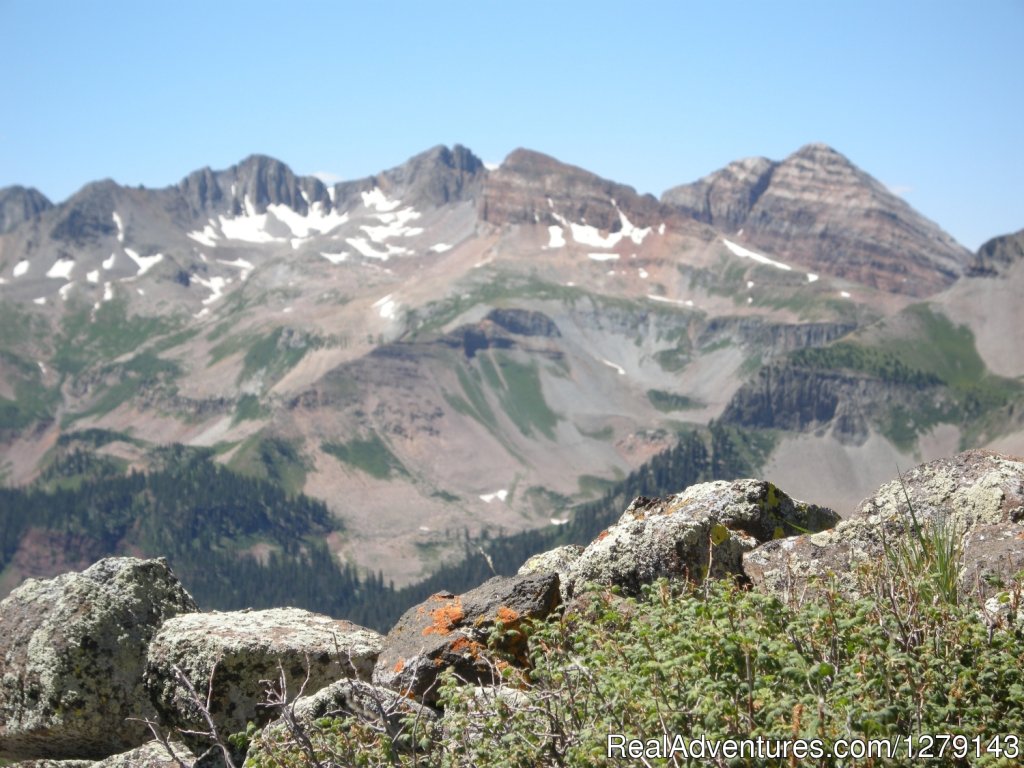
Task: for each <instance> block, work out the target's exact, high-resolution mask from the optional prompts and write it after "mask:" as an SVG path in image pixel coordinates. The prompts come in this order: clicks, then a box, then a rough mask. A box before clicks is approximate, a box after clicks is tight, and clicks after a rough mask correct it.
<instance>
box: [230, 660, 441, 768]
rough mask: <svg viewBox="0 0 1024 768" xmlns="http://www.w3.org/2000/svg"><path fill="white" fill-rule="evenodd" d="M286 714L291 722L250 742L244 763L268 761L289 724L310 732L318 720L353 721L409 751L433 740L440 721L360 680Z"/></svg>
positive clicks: (299, 702)
mask: <svg viewBox="0 0 1024 768" xmlns="http://www.w3.org/2000/svg"><path fill="white" fill-rule="evenodd" d="M289 714H290V718H291V719H292V723H289V722H288V719H287V718H285V717H282V718H280V719H278V720H277V721H275V722H273V723H271V724H270V725H268V726H267V727H266V728H264V729H263V730H262V731H261V732H260V733H259V734H258V735H257V736H256V737H255V738H254V739H253V741H252V744H251V745H250V747H249V752H248V753H247V755H246V759H247V760H249V761H255V760H257V759H259V758H263V759H269V758H270V756H271V755H272V754H273V752H274V746H275V745H277V744H280V743H282V742H287V741H288V740H289V739H290V738H292V736H293V734H292V727H293V725H294V726H297V727H298V728H300V729H302V730H303V731H305V732H306V733H311V732H313V731H315V730H316V728H317V727H318V726H317V721H318V720H320V719H321V718H353V719H355V720H357V721H359V722H362V723H365V724H367V725H369V726H370V728H371V729H373V730H375V731H379V732H386V733H387V734H388V735H389V736H390V738H391V739H392V743H394V745H395V746H396V747H397V748H398V749H400V750H402V751H413V750H414V749H415V748H416V745H417V744H418V743H419V742H420V741H422V740H423V738H428V739H432V738H434V737H435V736H436V733H437V730H438V722H439V720H440V715H439V714H438V713H437V711H436V710H434V709H431V708H430V707H425V706H423V705H422V704H417V703H416V702H414V701H410V700H409V699H407V698H406V697H405V696H403V695H401V694H400V693H397V692H395V691H392V690H389V689H387V688H381V687H379V686H376V685H372V684H370V683H367V682H365V681H363V680H338V681H337V682H335V683H331V685H329V686H327V687H326V688H323V689H321V690H319V691H317V692H316V693H315V694H313V695H312V696H303V697H301V698H299V699H296V700H295V702H294V703H293V704H292V706H291V710H290V713H289Z"/></svg>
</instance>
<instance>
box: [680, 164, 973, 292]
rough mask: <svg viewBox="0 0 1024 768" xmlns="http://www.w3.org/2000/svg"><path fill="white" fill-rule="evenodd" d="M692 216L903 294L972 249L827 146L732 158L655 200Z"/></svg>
mask: <svg viewBox="0 0 1024 768" xmlns="http://www.w3.org/2000/svg"><path fill="white" fill-rule="evenodd" d="M662 201H663V202H665V203H667V204H669V205H673V206H676V207H678V208H679V209H680V210H682V211H685V212H686V213H688V214H689V215H691V216H693V217H694V218H696V219H697V220H699V221H705V222H707V223H709V224H711V225H712V226H714V227H715V228H717V229H719V230H721V231H722V232H723V233H725V234H728V235H729V236H730V237H731V236H735V237H737V238H743V239H742V240H741V241H740V242H745V243H748V244H750V245H751V246H752V247H755V248H761V249H764V250H766V251H768V252H769V253H785V254H787V256H788V257H789V258H791V259H792V260H794V261H796V262H798V263H800V264H803V265H805V266H807V267H809V268H811V269H813V270H816V271H821V272H824V273H826V274H831V275H835V276H837V277H844V278H847V279H850V280H854V281H856V282H860V283H864V284H866V285H871V286H873V287H875V288H881V289H883V290H886V291H892V292H896V293H902V294H906V295H909V296H916V297H923V296H927V295H929V294H931V293H934V292H936V291H938V290H941V289H942V288H945V287H947V286H949V285H950V284H952V283H953V282H954V281H955V280H956V279H957V278H958V277H960V275H961V274H963V271H964V267H965V266H966V264H967V263H968V262H969V261H970V258H971V254H970V253H969V252H968V251H967V250H966V249H965V248H963V247H962V246H960V245H959V244H957V243H956V242H955V241H954V240H953V238H951V237H950V236H949V235H947V234H946V233H945V232H943V231H942V230H941V229H939V227H938V226H937V225H935V224H934V223H932V222H930V221H928V220H927V219H925V218H924V217H923V216H921V215H920V214H919V213H917V212H916V211H915V210H914V209H913V208H911V207H910V206H909V205H908V204H907V203H906V201H904V200H903V199H901V198H900V197H898V196H897V195H895V194H893V193H892V192H890V191H889V190H888V189H886V188H885V186H884V185H882V184H881V183H880V182H878V181H877V180H875V179H873V178H872V177H871V176H869V175H868V174H866V173H865V172H864V171H862V170H860V169H859V168H857V167H856V166H855V165H853V163H851V162H850V161H849V160H848V159H847V158H845V157H844V156H843V155H841V154H840V153H838V152H836V151H835V150H834V149H832V148H831V147H828V146H826V145H824V144H809V145H807V146H805V147H803V148H802V149H800V150H798V151H797V152H795V153H793V154H792V155H790V156H789V157H787V158H786V159H785V160H783V161H781V162H773V161H771V160H768V159H766V158H763V157H757V158H749V159H746V160H739V161H737V162H735V163H731V164H730V165H728V166H726V167H725V168H723V169H722V170H720V171H716V172H715V173H712V174H711V175H710V176H706V177H705V178H703V179H701V180H700V181H697V182H695V183H693V184H687V185H683V186H680V187H674V188H672V189H670V190H668V191H667V192H665V194H664V195H663V196H662Z"/></svg>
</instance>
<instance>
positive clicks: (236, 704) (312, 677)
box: [146, 608, 382, 743]
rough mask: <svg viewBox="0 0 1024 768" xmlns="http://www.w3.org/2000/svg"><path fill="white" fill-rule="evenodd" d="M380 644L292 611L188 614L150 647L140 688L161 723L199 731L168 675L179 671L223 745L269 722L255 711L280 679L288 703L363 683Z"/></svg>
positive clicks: (367, 634) (342, 624)
mask: <svg viewBox="0 0 1024 768" xmlns="http://www.w3.org/2000/svg"><path fill="white" fill-rule="evenodd" d="M381 640H382V638H381V636H380V635H378V634H377V633H376V632H373V631H372V630H369V629H365V628H363V627H360V626H358V625H356V624H352V623H351V622H348V621H339V620H335V619H332V618H330V617H328V616H322V615H319V614H315V613H310V612H309V611H304V610H301V609H298V608H273V609H269V610H265V611H236V612H227V613H219V612H213V613H197V614H190V615H188V616H180V617H178V618H176V619H173V620H171V621H168V622H167V623H165V624H164V626H163V627H162V628H161V630H160V632H159V634H157V636H156V637H155V638H154V639H153V643H152V645H151V646H150V651H149V660H148V663H147V666H146V685H147V686H148V688H149V690H150V692H151V694H152V696H153V702H154V703H155V704H156V706H157V709H158V711H159V713H160V715H161V718H162V720H161V722H163V723H164V724H165V725H170V726H175V727H180V728H188V729H199V730H206V724H205V723H204V721H203V719H202V717H201V714H200V709H199V706H198V705H197V703H196V701H195V699H194V697H193V696H191V695H190V693H189V691H188V690H187V688H186V687H185V686H184V685H182V683H181V681H180V680H179V679H178V678H177V676H176V674H175V671H174V670H175V668H178V669H180V670H181V672H182V673H183V674H184V675H185V677H186V678H187V679H188V681H189V683H191V685H192V687H193V688H194V689H195V690H196V692H198V693H199V695H200V696H201V697H202V699H203V700H205V699H206V697H207V694H208V692H209V695H210V714H211V715H212V716H213V720H214V723H215V724H216V726H217V729H218V731H219V733H220V734H221V735H222V736H225V737H226V736H227V735H229V734H231V733H234V732H237V731H242V730H245V727H246V723H248V721H250V720H252V721H253V722H256V723H266V722H267V721H268V720H269V719H270V718H271V717H272V716H273V712H272V710H270V709H268V708H266V707H261V706H260V704H261V703H263V702H265V700H266V696H267V687H268V683H270V684H273V685H276V684H277V683H278V681H279V679H280V676H281V674H282V672H283V674H284V680H285V684H286V688H287V691H286V693H287V695H288V697H289V698H294V697H295V696H296V695H297V694H298V693H299V692H300V689H302V688H303V686H304V690H305V691H306V692H307V693H308V692H312V691H316V690H319V689H320V688H323V687H324V686H326V685H329V684H330V683H332V682H334V681H335V680H338V679H339V678H345V677H356V678H361V679H369V677H370V675H371V673H372V670H373V664H374V662H375V661H376V660H377V654H379V653H380V648H381ZM307 675H308V679H307ZM197 743H198V742H197Z"/></svg>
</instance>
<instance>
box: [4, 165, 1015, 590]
mask: <svg viewBox="0 0 1024 768" xmlns="http://www.w3.org/2000/svg"><path fill="white" fill-rule="evenodd" d="M1018 239H1019V236H1018ZM1014 242H1016V241H1014V240H1013V239H1012V238H1007V239H1006V240H1005V242H1004V241H994V243H993V244H988V245H986V246H985V247H984V248H983V249H982V250H981V251H980V252H979V254H977V255H972V254H970V253H969V252H967V251H966V250H965V249H963V248H961V247H960V246H958V245H957V244H956V243H954V242H953V241H952V240H951V239H950V238H949V236H948V235H946V234H944V233H943V232H942V231H941V230H940V229H939V228H938V226H937V225H935V224H933V223H931V222H929V221H927V220H925V219H924V218H923V217H921V216H920V215H919V214H918V213H916V212H915V211H913V209H911V208H910V207H909V206H908V205H907V204H906V203H905V202H904V201H902V200H900V199H899V198H897V197H895V196H893V195H892V194H890V193H889V192H887V191H886V190H885V188H884V187H883V186H882V185H881V184H880V183H878V182H877V181H876V180H874V179H872V178H871V177H870V176H869V175H868V174H867V173H865V172H864V171H862V170H860V169H858V168H856V166H854V165H853V163H852V162H850V161H849V160H848V159H846V158H845V157H843V156H842V155H841V154H839V153H838V152H836V151H835V150H832V149H830V148H828V147H824V146H821V145H811V146H808V147H805V148H803V149H801V150H799V151H798V152H796V153H795V154H794V155H792V156H791V157H789V158H787V159H785V160H783V161H781V162H774V161H768V160H763V159H757V160H747V161H740V162H738V163H734V164H732V165H730V166H729V167H728V168H726V169H723V170H722V171H720V172H718V173H716V174H713V175H712V176H710V177H708V178H706V179H703V180H701V181H699V182H696V183H695V184H691V185H688V186H684V187H678V188H675V189H673V190H670V191H669V192H666V193H665V195H663V197H662V199H661V200H658V199H656V198H654V197H652V196H650V195H646V196H645V195H640V194H638V193H637V192H636V191H635V190H633V189H632V188H630V187H628V186H625V185H622V184H619V183H615V182H612V181H609V180H605V179H601V178H600V177H597V176H595V175H594V174H591V173H589V172H587V171H585V170H583V169H579V168H575V167H572V166H568V165H565V164H563V163H561V162H559V161H558V160H556V159H554V158H551V157H547V156H545V155H542V154H539V153H537V152H533V151H529V150H522V149H521V150H516V151H515V152H513V153H512V154H510V155H509V157H508V158H507V159H506V160H505V161H504V162H503V163H502V164H501V165H500V166H499V167H497V168H494V169H488V168H485V167H484V165H483V163H482V162H481V161H480V160H479V159H478V158H477V157H475V156H474V155H473V154H472V152H471V151H470V150H468V149H466V148H464V147H459V146H456V147H453V148H446V147H436V148H434V149H431V150H429V151H427V152H424V153H422V154H421V155H418V156H416V157H414V158H412V159H410V160H409V161H408V162H406V163H404V164H403V165H401V166H398V167H396V168H394V169H391V170H388V171H383V172H381V173H380V174H378V175H376V176H373V177H370V178H366V179H361V180H355V181H348V182H342V183H338V184H333V185H325V184H324V183H322V182H321V181H320V180H318V179H316V178H313V177H303V176H300V175H297V174H295V173H293V172H292V171H291V170H290V169H289V168H288V167H287V166H286V165H285V164H283V163H281V162H280V161H277V160H274V159H272V158H268V157H264V156H253V157H250V158H247V159H245V160H244V161H242V162H241V163H239V164H238V165H236V166H233V167H231V168H228V169H225V170H211V169H209V168H206V169H202V170H199V171H196V172H194V173H191V174H189V175H188V176H186V177H185V178H184V179H182V181H181V182H180V183H178V184H177V185H173V186H171V187H167V188H164V189H144V188H128V187H123V186H120V185H118V184H116V183H115V182H113V181H109V180H107V181H100V182H96V183H94V184H90V185H87V186H86V187H84V188H83V189H82V190H80V191H79V192H78V193H76V194H75V195H73V196H72V197H71V198H69V199H68V200H66V201H63V202H61V203H59V204H52V203H50V202H49V201H47V200H46V199H45V198H43V197H42V196H41V195H39V194H38V193H37V192H35V191H33V190H26V189H23V188H9V189H6V190H2V191H0V328H2V331H3V332H2V333H0V478H2V479H3V483H4V484H5V485H6V486H7V487H8V489H10V490H9V493H11V494H12V495H11V501H10V502H9V503H10V504H11V505H12V507H13V505H14V498H15V496H17V499H18V504H19V505H23V506H21V507H19V508H24V509H25V510H31V509H35V507H33V506H32V503H37V502H38V503H39V504H42V503H43V502H42V501H39V499H41V498H42V496H41V495H40V494H73V493H74V492H75V489H76V488H80V487H83V486H82V484H83V483H84V484H85V487H90V488H91V487H93V486H92V485H90V484H91V483H93V482H94V481H96V480H97V479H98V478H103V477H120V478H122V479H127V478H130V477H131V473H132V472H147V473H151V474H153V473H159V472H163V471H164V470H165V469H166V466H167V462H168V458H167V457H168V454H167V448H168V446H175V445H183V446H187V447H188V448H190V449H194V450H195V451H199V452H203V455H204V456H206V457H208V458H209V460H210V461H213V462H215V463H217V464H218V465H219V466H221V467H223V468H225V469H226V470H227V471H229V472H231V473H234V474H235V475H237V476H238V477H240V478H245V479H246V480H247V481H248V480H252V481H257V480H258V481H260V482H267V483H270V484H272V485H273V486H275V487H276V488H278V489H279V490H280V492H281V493H282V494H283V495H285V496H289V497H297V495H298V494H305V495H306V496H307V497H309V498H312V499H315V500H319V501H321V502H323V503H324V504H325V505H326V508H327V511H328V512H329V515H330V521H329V524H328V523H326V522H324V521H323V520H320V521H319V522H318V523H317V526H320V527H318V528H317V527H316V526H314V528H316V530H317V531H318V532H319V534H318V535H321V534H322V538H323V540H324V541H326V543H327V545H328V547H329V548H330V551H331V552H332V554H333V555H334V557H335V559H336V560H337V561H338V562H340V563H342V564H345V565H346V566H352V567H354V568H357V569H360V570H361V571H364V572H365V571H366V570H367V569H369V570H370V572H372V573H377V572H378V571H381V572H383V574H384V575H386V578H387V579H389V580H390V579H393V580H395V581H396V582H397V583H398V584H406V583H409V582H414V581H417V580H419V579H421V578H423V577H424V576H427V575H428V574H430V573H432V572H433V571H435V570H436V569H437V568H438V567H439V566H440V565H441V564H443V563H447V562H451V561H453V560H457V559H458V558H460V557H462V556H463V554H464V550H465V542H466V541H467V539H469V540H472V541H474V542H478V541H480V540H482V538H483V537H491V538H493V537H496V536H500V535H503V534H508V533H512V532H516V531H522V530H528V529H536V528H540V527H544V526H552V525H554V526H559V525H564V524H566V522H567V520H568V519H570V518H571V516H572V510H574V509H575V508H576V507H577V506H578V505H580V504H584V503H586V502H589V501H592V500H594V499H600V498H601V497H602V494H603V493H604V492H605V491H606V490H607V489H609V488H610V487H611V486H612V485H613V484H614V483H616V482H618V481H621V480H623V479H624V478H626V477H627V476H629V475H630V474H631V473H633V472H635V471H641V469H642V467H644V466H645V463H646V462H648V461H649V460H651V459H652V458H654V457H656V456H658V455H659V454H661V453H662V452H663V451H665V450H667V449H670V448H672V447H673V446H674V445H675V444H676V443H677V442H678V440H679V435H680V434H683V433H685V432H688V431H692V430H696V431H698V432H699V431H702V430H706V429H707V428H708V427H709V425H711V424H712V423H713V422H716V423H717V422H721V423H724V424H728V425H729V427H730V428H731V429H734V430H740V431H745V433H749V434H751V435H755V436H756V437H755V438H750V439H751V440H752V441H755V442H758V444H759V445H765V446H768V448H766V449H765V450H764V451H762V453H764V456H763V458H764V459H765V462H766V463H765V467H766V470H769V469H770V471H771V473H772V476H773V477H777V478H780V480H779V482H781V483H783V484H784V485H785V487H787V488H791V489H793V491H794V493H796V494H797V495H800V496H804V497H811V496H815V495H819V494H818V492H819V491H821V490H823V489H824V488H825V487H826V486H831V487H833V488H834V490H835V493H834V494H830V495H829V498H832V499H834V504H835V506H836V508H837V510H838V511H839V512H840V513H842V514H844V515H845V514H849V513H850V512H852V510H853V507H854V505H855V504H856V502H857V501H859V499H860V498H862V497H863V496H864V494H865V493H867V492H868V490H869V489H870V488H872V487H874V486H875V485H877V484H878V483H879V482H881V480H883V479H884V478H886V477H888V476H890V475H891V473H892V469H893V466H894V465H896V464H898V465H900V466H909V465H910V464H912V463H914V462H915V461H917V460H922V459H927V458H933V457H938V456H942V455H948V454H949V453H951V452H953V451H955V450H959V449H962V448H967V447H972V446H978V447H983V446H995V447H999V448H1002V449H1004V450H1010V451H1013V450H1019V449H1018V447H1017V446H1018V445H1019V443H1020V435H1021V434H1024V428H1022V425H1021V421H1020V413H1021V410H1020V407H1021V406H1020V403H1021V397H1022V390H1021V385H1020V381H1019V377H1020V376H1021V375H1024V369H1021V360H1024V355H1022V354H1021V350H1020V340H1019V338H1018V337H1017V335H1016V334H1013V333H1009V332H1007V330H1006V329H1008V328H1013V327H1017V324H1019V322H1017V321H1019V318H1017V316H1016V314H1015V313H1017V312H1019V302H1018V301H1017V300H1016V296H1017V295H1018V291H1017V288H1018V286H1017V283H1018V282H1019V279H1018V278H1019V277H1020V275H1021V270H1020V269H1018V267H1019V265H1020V263H1021V260H1020V258H1019V255H1020V254H1019V250H1020V249H1019V247H1015V246H1014V245H1013V243H1014ZM1018 245H1019V243H1018ZM914 302H917V303H914ZM816 350H821V352H820V353H819V352H816ZM932 350H934V352H933V351H932ZM703 434H705V435H706V432H704V433H703ZM176 455H177V454H176ZM174 472H178V470H174ZM180 474H181V473H180V472H178V474H176V475H175V477H179V476H180ZM154 476H155V475H154ZM18 494H20V495H18ZM33 494H36V496H33ZM136 498H137V499H139V498H142V497H136ZM33 499H36V502H33V501H32V500H33ZM140 503H141V502H140ZM67 506H68V508H74V507H75V505H74V504H71V503H70V502H68V504H67ZM56 507H57V505H55V504H49V505H48V508H50V509H55V508H56ZM137 507H138V503H137V504H136V507H134V508H133V509H137ZM126 508H127V507H126ZM151 513H152V519H158V517H159V515H158V512H157V510H152V511H151ZM125 514H128V513H127V512H126V513H125ZM132 514H134V513H132ZM40 517H41V516H40V515H38V514H36V513H33V512H30V511H26V512H25V518H24V520H25V522H24V528H23V529H21V528H19V529H17V530H14V529H11V530H10V531H8V532H7V534H5V540H4V541H3V542H2V543H0V544H2V546H0V566H2V571H0V590H3V591H7V590H9V589H11V588H12V587H13V586H15V585H16V584H18V583H19V582H20V581H21V580H23V579H24V578H27V577H45V576H50V575H53V574H55V573H57V572H59V570H60V569H61V568H62V567H63V566H64V565H66V564H67V563H69V562H70V563H76V564H80V565H81V564H84V563H87V562H91V561H92V560H93V559H95V556H96V555H97V554H99V552H98V551H97V548H101V547H102V546H106V547H109V549H108V550H107V551H106V553H109V554H140V553H141V554H148V555H153V556H156V555H160V554H164V553H162V552H160V551H154V550H152V549H150V548H149V547H150V546H151V543H152V542H153V541H156V540H159V538H160V534H159V532H158V531H151V530H150V529H149V528H147V527H145V526H142V525H140V524H129V523H128V522H125V523H124V525H123V528H120V529H118V530H117V531H114V532H111V531H105V532H104V533H103V535H102V536H100V537H98V538H97V536H96V535H95V532H94V531H93V530H92V528H90V526H92V524H91V523H90V524H89V525H85V526H84V528H85V529H88V531H86V530H84V529H83V530H78V529H76V530H77V531H78V532H77V534H76V535H75V536H67V535H63V534H58V533H57V532H58V531H62V530H64V528H66V527H67V526H68V523H67V522H66V521H47V522H46V523H45V524H43V523H42V522H40ZM272 518H273V515H270V516H268V518H267V519H268V520H270V519H272ZM318 520H319V518H318ZM32 521H35V524H34V525H33V524H31V523H32ZM287 524H289V523H285V524H283V525H287ZM76 525H77V523H76ZM92 527H93V528H94V527H95V526H92ZM230 529H231V526H230V525H226V526H225V527H224V529H223V531H221V532H220V533H218V534H217V535H218V536H223V542H224V544H223V546H225V547H235V549H236V550H237V551H238V552H239V553H241V554H243V555H245V556H248V557H251V558H253V559H254V560H255V561H256V562H259V563H263V564H269V563H270V558H271V555H274V556H275V557H300V556H304V555H302V553H299V554H296V553H294V552H289V551H286V548H285V546H284V544H282V542H283V541H287V540H289V537H288V536H286V535H284V534H283V533H282V532H281V531H280V530H278V531H277V532H276V533H275V532H274V531H273V530H269V529H268V530H257V529H256V528H247V533H246V537H245V538H244V539H239V538H238V537H237V536H234V538H233V534H232V533H231V530H230ZM303 531H304V533H303V534H302V535H303V536H306V537H313V533H312V531H313V528H310V527H308V526H307V527H306V528H304V529H303ZM99 539H102V542H103V543H102V544H101V543H100V541H99ZM218 541H221V539H218ZM58 542H60V543H58ZM228 542H235V543H233V544H229V543H228ZM218 546H219V545H218ZM474 546H475V545H474Z"/></svg>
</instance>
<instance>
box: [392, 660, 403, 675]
mask: <svg viewBox="0 0 1024 768" xmlns="http://www.w3.org/2000/svg"><path fill="white" fill-rule="evenodd" d="M393 669H394V671H395V672H396V673H398V672H401V671H402V670H403V669H405V659H399V660H398V661H396V662H395V666H394V667H393Z"/></svg>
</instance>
